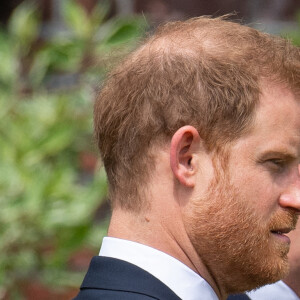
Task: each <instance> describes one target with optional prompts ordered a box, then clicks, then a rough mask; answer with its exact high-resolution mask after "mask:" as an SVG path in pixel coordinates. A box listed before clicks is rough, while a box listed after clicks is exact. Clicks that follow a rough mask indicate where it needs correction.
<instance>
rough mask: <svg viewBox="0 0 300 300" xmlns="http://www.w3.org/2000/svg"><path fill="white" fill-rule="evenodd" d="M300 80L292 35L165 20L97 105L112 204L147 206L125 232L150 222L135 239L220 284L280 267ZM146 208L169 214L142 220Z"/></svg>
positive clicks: (296, 201) (268, 275) (233, 285)
mask: <svg viewBox="0 0 300 300" xmlns="http://www.w3.org/2000/svg"><path fill="white" fill-rule="evenodd" d="M299 84H300V52H299V49H297V48H296V47H293V46H292V45H290V43H289V42H288V41H286V40H283V39H281V38H276V37H272V36H269V35H267V34H263V33H259V32H258V31H256V30H254V29H251V28H248V27H244V26H242V25H239V24H236V23H232V22H229V21H226V20H223V19H222V18H218V19H210V18H197V19H193V20H189V21H186V22H177V23H171V24H168V25H165V26H163V27H162V28H160V29H159V30H158V31H157V33H156V34H155V35H154V36H153V37H151V38H149V39H148V40H147V41H146V42H145V43H144V44H143V45H142V46H141V47H140V48H139V49H137V50H136V51H135V52H134V53H133V54H132V55H131V56H129V57H128V58H127V59H126V60H125V61H124V62H123V64H122V65H121V66H119V67H118V68H116V69H115V70H114V71H113V72H112V74H111V75H110V77H109V79H108V81H107V82H106V84H105V85H104V87H103V89H102V91H101V93H100V94H99V97H98V99H97V102H96V105H95V131H96V138H97V140H98V144H99V148H100V152H101V156H102V159H103V162H104V165H105V168H106V171H107V174H108V181H109V186H110V192H111V201H112V204H113V208H117V209H118V210H122V211H126V212H128V211H129V212H135V213H138V214H135V216H134V218H133V222H131V223H130V226H127V225H128V224H126V220H125V219H126V218H127V217H128V215H125V219H124V218H123V219H122V222H123V223H122V228H121V230H123V231H126V230H127V232H126V234H125V235H123V236H125V238H127V237H128V236H129V237H132V236H134V231H136V230H137V228H140V227H139V226H144V227H143V228H146V227H147V226H148V225H147V224H151V226H152V227H151V228H150V230H149V229H147V234H146V235H143V234H145V232H141V234H140V235H139V237H138V238H136V236H135V240H137V241H142V242H145V243H147V244H149V245H155V246H157V245H158V248H159V249H161V250H163V251H165V252H167V253H169V254H171V255H173V256H174V257H176V258H178V259H180V260H181V261H183V262H184V263H186V264H187V265H188V266H190V267H191V268H193V269H194V270H196V271H198V272H199V273H200V274H201V275H202V276H204V277H205V278H206V279H207V278H208V279H207V280H208V281H209V283H211V284H212V285H214V288H215V289H218V290H219V291H220V294H226V293H234V292H239V291H244V290H246V289H252V288H254V287H257V286H259V285H262V284H266V283H268V282H272V281H275V280H278V279H279V278H280V277H282V276H283V275H284V274H285V273H286V271H287V268H288V265H287V261H286V257H287V252H288V249H289V245H288V243H287V241H286V238H285V236H284V235H283V234H281V233H282V232H283V233H285V232H286V231H289V230H291V229H292V228H293V227H294V226H295V223H296V220H297V216H296V213H295V211H297V210H299V211H300V197H299V190H300V174H299V159H300V134H299V132H300V118H298V116H299V115H300V102H299V95H300V93H299V86H300V85H299ZM149 195H150V196H149ZM114 211H116V209H115V210H114ZM145 211H146V212H147V211H152V212H155V214H156V216H157V215H159V218H154V220H155V221H153V220H152V221H150V222H149V219H148V221H147V222H148V223H147V222H144V223H145V224H146V225H145V224H142V222H140V223H139V224H138V226H137V225H136V224H137V222H138V221H137V220H138V218H136V216H137V215H139V216H140V215H141V214H142V213H143V212H145ZM124 220H125V222H124ZM145 220H147V218H145ZM160 222H161V223H160ZM114 224H116V222H115V223H114ZM124 224H126V225H124ZM128 228H129V229H128ZM148 228H149V226H148ZM153 228H155V229H153ZM128 230H129V231H130V230H131V231H130V232H129V233H128ZM150 240H151V242H149V241H150ZM170 241H173V242H174V243H172V242H170ZM162 244H163V246H161V245H162ZM166 244H167V246H166ZM169 244H172V246H170V245H169ZM174 245H179V247H177V248H176V246H174ZM168 246H170V247H168ZM174 249H175V250H174ZM178 249H179V250H178ZM191 249H192V250H191ZM195 253H196V254H195ZM195 257H196V259H195ZM197 260H198V261H197ZM199 260H201V263H202V265H201V264H198V262H199ZM199 265H201V266H200V267H198V266H199ZM203 266H205V267H204V268H203ZM204 269H205V270H206V271H203V270H204ZM203 274H204V275H203ZM207 274H209V275H208V276H206V275H207Z"/></svg>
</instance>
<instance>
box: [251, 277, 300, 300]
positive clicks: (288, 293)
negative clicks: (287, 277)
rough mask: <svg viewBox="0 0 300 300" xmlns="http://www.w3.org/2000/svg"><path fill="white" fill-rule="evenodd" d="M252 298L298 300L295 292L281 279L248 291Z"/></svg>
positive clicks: (257, 299)
mask: <svg viewBox="0 0 300 300" xmlns="http://www.w3.org/2000/svg"><path fill="white" fill-rule="evenodd" d="M247 295H248V296H249V297H250V298H251V299H252V300H300V298H299V297H298V296H297V295H296V294H295V292H294V291H293V290H292V289H291V288H290V287H289V286H287V285H286V284H285V283H284V282H283V281H277V282H275V283H273V284H268V285H265V286H263V287H261V288H259V289H257V290H254V291H251V292H248V293H247Z"/></svg>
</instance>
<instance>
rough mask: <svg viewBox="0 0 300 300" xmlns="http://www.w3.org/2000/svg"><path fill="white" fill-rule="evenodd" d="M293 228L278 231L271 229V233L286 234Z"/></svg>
mask: <svg viewBox="0 0 300 300" xmlns="http://www.w3.org/2000/svg"><path fill="white" fill-rule="evenodd" d="M293 229H294V228H280V229H273V230H271V233H276V234H287V233H289V232H290V231H292V230H293Z"/></svg>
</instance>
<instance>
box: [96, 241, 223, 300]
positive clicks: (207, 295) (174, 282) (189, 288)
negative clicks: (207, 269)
mask: <svg viewBox="0 0 300 300" xmlns="http://www.w3.org/2000/svg"><path fill="white" fill-rule="evenodd" d="M99 255H100V256H107V257H112V258H117V259H122V260H124V261H127V262H129V263H132V264H134V265H136V266H138V267H140V268H141V269H144V270H145V271H147V272H148V273H150V274H152V275H153V276H154V277H156V278H158V279H159V280H160V281H161V282H163V283H164V284H165V285H166V286H168V287H169V288H170V289H171V290H172V291H173V292H174V293H175V294H177V295H178V296H179V297H180V298H181V299H183V300H198V299H199V297H200V296H201V299H206V300H218V297H217V295H216V293H215V292H214V290H213V289H212V287H211V286H210V285H209V284H208V283H207V282H206V281H205V280H204V279H203V278H202V277H201V276H200V275H198V274H197V273H195V272H194V271H193V270H191V269H190V268H189V267H187V266H186V265H185V264H183V263H182V262H180V261H179V260H177V259H175V258H174V257H172V256H170V255H168V254H166V253H164V252H161V251H159V250H157V249H154V248H152V247H149V246H146V245H143V244H139V243H136V242H132V241H128V240H122V239H117V238H112V237H105V238H104V239H103V242H102V246H101V249H100V253H99Z"/></svg>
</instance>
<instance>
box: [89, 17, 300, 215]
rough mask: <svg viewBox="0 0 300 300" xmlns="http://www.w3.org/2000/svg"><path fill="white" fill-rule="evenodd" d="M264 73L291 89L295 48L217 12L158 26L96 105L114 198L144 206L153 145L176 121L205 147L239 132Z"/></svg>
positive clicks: (297, 73)
mask: <svg viewBox="0 0 300 300" xmlns="http://www.w3.org/2000/svg"><path fill="white" fill-rule="evenodd" d="M264 78H266V79H269V80H273V81H278V82H281V83H284V84H286V85H288V87H289V88H291V89H292V90H293V91H295V92H297V93H298V92H299V90H298V89H299V83H300V53H299V49H297V48H296V47H293V46H292V45H291V44H290V43H289V42H288V41H287V40H285V39H282V38H279V37H274V36H271V35H268V34H265V33H261V32H258V31H257V30H255V29H252V28H249V27H246V26H243V25H240V24H237V23H234V22H231V21H228V20H226V19H225V18H222V17H221V18H215V19H212V18H209V17H200V18H195V19H191V20H188V21H185V22H174V23H169V24H166V25H164V26H162V27H161V28H159V29H158V30H157V32H156V33H155V34H154V35H153V36H152V37H150V38H148V39H147V40H146V41H145V42H144V43H143V44H142V45H141V46H140V48H138V49H137V50H136V51H135V52H133V53H132V54H131V55H130V56H128V57H127V58H126V59H125V60H124V61H123V62H122V63H121V64H120V65H119V66H118V67H117V68H116V69H115V70H113V71H112V72H111V74H110V76H109V78H108V79H107V81H106V83H105V85H104V87H103V88H102V90H101V92H100V93H99V95H98V98H97V101H96V104H95V113H94V118H95V136H96V139H97V142H98V146H99V149H100V153H101V157H102V160H103V162H104V166H105V168H106V172H107V175H108V181H109V188H110V198H111V200H112V202H113V205H115V204H118V205H120V206H121V207H122V208H124V209H131V210H135V211H137V210H139V209H141V208H143V207H145V203H144V201H143V200H142V199H143V190H144V189H145V188H146V185H147V181H148V179H149V176H151V170H152V169H153V168H154V167H153V166H154V165H155V156H154V152H153V149H154V148H155V147H159V146H160V145H162V144H163V143H167V142H168V141H170V139H171V137H172V135H173V134H174V133H175V132H176V131H177V130H178V129H179V128H180V127H182V126H184V125H192V126H194V127H195V128H196V129H197V130H198V132H199V134H200V136H201V138H202V139H203V140H204V141H205V145H206V147H207V149H208V151H220V150H222V147H223V146H224V145H226V144H227V143H229V142H231V141H234V140H235V139H237V138H239V137H240V136H241V135H242V134H245V133H246V132H247V131H248V130H249V129H250V128H251V122H252V120H253V116H254V112H255V107H256V106H257V105H258V103H259V95H260V83H261V81H262V80H263V79H264Z"/></svg>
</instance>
